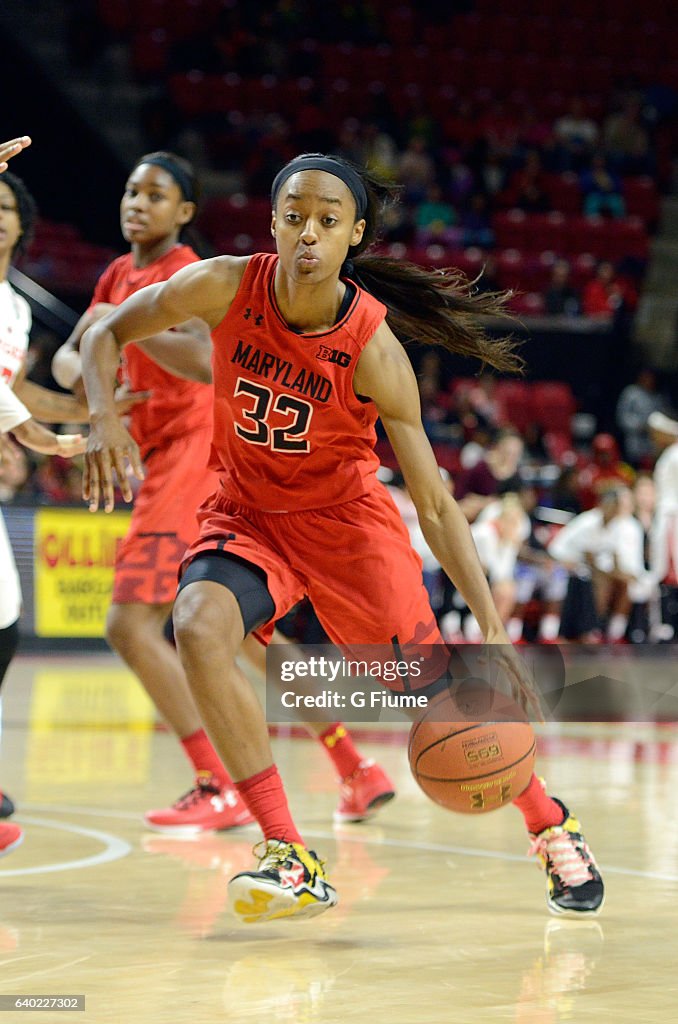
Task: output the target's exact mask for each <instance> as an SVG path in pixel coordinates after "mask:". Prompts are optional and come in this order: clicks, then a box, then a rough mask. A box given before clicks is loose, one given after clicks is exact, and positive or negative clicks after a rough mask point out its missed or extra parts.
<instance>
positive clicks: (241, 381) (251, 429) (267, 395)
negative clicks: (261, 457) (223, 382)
mask: <svg viewBox="0 0 678 1024" xmlns="http://www.w3.org/2000/svg"><path fill="white" fill-rule="evenodd" d="M234 395H235V397H237V396H238V395H244V396H246V398H247V399H248V400H249V401H248V406H247V407H244V408H243V410H242V416H243V420H244V423H242V424H240V423H236V424H235V432H236V434H237V435H238V437H241V438H242V439H243V441H247V442H248V443H249V444H260V445H264V446H265V447H266V448H272V449H273V451H275V452H308V451H310V450H311V446H310V443H309V441H308V438H307V436H306V435H307V434H308V430H309V427H310V425H311V417H312V415H313V406H312V405H311V404H310V402H305V401H304V400H303V398H296V397H295V396H294V395H277V396H276V397H275V401H274V397H273V392H272V391H271V389H270V388H267V387H266V386H265V385H263V384H255V383H254V382H253V381H251V380H246V379H245V378H244V377H238V380H237V383H236V385H235V392H234ZM281 420H282V422H281Z"/></svg>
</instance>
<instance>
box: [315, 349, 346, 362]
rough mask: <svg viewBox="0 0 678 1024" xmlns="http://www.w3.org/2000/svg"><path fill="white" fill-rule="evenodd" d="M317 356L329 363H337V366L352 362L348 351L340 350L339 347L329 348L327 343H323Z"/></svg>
mask: <svg viewBox="0 0 678 1024" xmlns="http://www.w3.org/2000/svg"><path fill="white" fill-rule="evenodd" d="M315 357H316V359H322V360H324V361H325V362H328V363H336V364H337V366H348V365H349V364H350V362H351V356H350V355H349V354H348V352H340V351H339V349H338V348H329V347H328V346H327V345H321V346H320V348H319V349H318V351H317V352H316V354H315Z"/></svg>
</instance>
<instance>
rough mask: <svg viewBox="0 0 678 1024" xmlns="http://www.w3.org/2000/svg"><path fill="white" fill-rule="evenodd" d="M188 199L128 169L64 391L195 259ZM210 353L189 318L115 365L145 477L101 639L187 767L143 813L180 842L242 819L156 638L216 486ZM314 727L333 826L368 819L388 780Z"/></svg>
mask: <svg viewBox="0 0 678 1024" xmlns="http://www.w3.org/2000/svg"><path fill="white" fill-rule="evenodd" d="M196 200H197V183H196V180H195V176H194V174H193V171H192V168H191V166H190V164H188V163H187V162H186V161H184V160H182V159H181V158H179V157H176V156H175V155H174V154H172V153H165V152H158V153H150V154H148V155H146V156H143V157H141V159H140V160H139V161H137V163H136V164H135V166H134V167H133V168H132V170H131V172H130V175H129V178H128V180H127V184H126V188H125V192H124V195H123V197H122V201H121V204H120V218H121V228H122V233H123V236H124V237H125V239H126V240H127V241H128V242H129V243H130V245H131V252H130V253H128V254H127V255H125V256H121V257H119V258H118V259H116V260H114V261H113V263H111V265H110V266H109V267H108V268H107V269H106V270H105V271H104V273H103V274H102V275H101V278H100V279H99V281H98V282H97V285H96V288H95V290H94V295H93V297H92V302H91V304H90V307H89V309H88V310H87V312H86V313H85V314H84V315H83V316H82V317H81V319H80V321H79V323H78V325H77V326H76V328H75V330H74V331H73V334H72V335H71V337H70V338H69V339H68V341H67V342H66V343H65V345H64V346H63V347H62V349H60V350H59V352H58V353H57V355H56V357H55V363H54V372H55V375H56V376H57V379H58V380H59V382H60V383H63V384H64V386H72V385H73V384H74V382H75V378H76V375H79V373H80V360H79V357H78V355H77V352H76V349H77V346H78V345H79V342H80V339H81V338H82V335H83V334H84V332H85V330H86V329H87V327H89V326H90V325H91V324H92V323H94V322H96V320H98V319H99V318H100V317H101V316H103V315H105V314H106V313H107V312H109V311H110V310H111V309H113V308H115V307H116V306H118V305H120V303H122V302H123V301H124V300H125V299H126V298H127V297H128V296H129V295H133V294H134V293H135V292H137V291H139V289H141V288H144V287H145V286H147V285H151V284H155V283H157V282H161V281H165V280H167V278H169V277H170V276H171V275H172V274H173V273H174V272H175V271H177V270H179V269H180V268H182V267H186V266H190V265H191V264H195V263H197V262H199V257H198V255H197V254H196V253H195V252H194V251H193V249H192V248H190V246H188V245H184V244H181V234H182V230H183V229H184V228H185V227H186V225H188V224H189V223H190V221H191V220H192V219H193V217H194V215H195V212H196ZM196 350H197V351H199V352H201V353H202V354H203V356H204V357H205V358H204V364H205V366H206V369H205V373H204V374H203V377H204V378H205V380H204V381H203V382H200V381H195V380H190V379H185V378H184V377H183V376H182V375H183V374H185V373H186V372H191V373H192V372H193V371H194V370H195V366H196V363H195V361H192V359H193V356H192V353H194V352H195V351H196ZM184 351H185V352H186V355H185V357H184V359H183V360H182V359H180V361H179V363H176V361H175V362H173V365H172V372H170V371H169V370H168V369H166V368H164V367H165V366H166V362H165V360H166V358H167V355H168V353H169V352H173V353H179V355H180V356H181V355H182V354H183V353H184ZM210 352H211V341H210V337H209V332H208V330H207V327H206V325H205V324H204V322H203V321H202V320H200V319H195V318H193V319H191V320H189V321H187V322H186V323H184V324H182V326H180V327H179V328H178V329H177V330H174V331H171V332H169V331H163V332H158V333H156V334H155V335H154V336H153V337H151V338H146V339H144V340H143V341H142V342H141V343H139V344H134V345H129V346H127V347H126V348H125V352H124V356H123V360H122V379H123V382H124V384H125V385H127V387H128V389H129V390H130V391H133V392H135V391H137V390H140V389H141V388H142V387H143V388H144V389H146V390H150V392H151V395H150V398H149V399H148V401H147V402H145V403H144V404H143V405H139V406H137V407H135V408H134V409H133V410H132V414H131V416H132V420H131V432H132V435H133V436H134V438H135V439H136V441H137V442H138V444H139V446H140V451H141V458H142V461H143V463H144V466H145V472H146V479H145V480H144V482H143V484H142V486H141V488H140V490H139V492H138V494H137V495H136V498H135V503H134V511H133V513H132V522H131V524H130V529H129V531H128V533H127V536H126V537H125V539H124V541H123V542H122V544H121V545H120V548H119V550H118V554H117V559H116V566H115V582H114V587H113V601H112V604H111V607H110V610H109V613H108V620H107V638H108V641H109V643H110V644H111V646H112V647H113V648H114V649H115V650H116V651H117V652H118V654H119V655H120V657H121V658H122V659H123V660H124V661H125V662H126V664H127V665H129V667H130V668H131V669H132V671H133V672H135V674H136V675H137V676H138V677H139V679H140V680H141V682H142V683H143V685H144V687H145V689H146V690H147V692H148V694H149V696H150V697H151V699H152V700H153V701H154V703H155V705H156V707H157V708H158V710H159V711H160V713H161V714H162V716H163V718H164V719H165V720H166V721H167V722H168V723H169V725H170V726H171V728H172V729H173V730H174V732H175V733H176V734H177V736H178V737H179V739H180V741H181V743H182V745H183V747H184V750H185V752H186V754H187V756H188V758H189V760H190V761H191V763H192V765H193V768H194V770H195V774H196V783H195V785H194V786H193V788H192V789H191V790H190V791H189V792H188V793H187V794H186V795H185V796H183V797H181V798H180V799H179V800H178V801H177V802H176V803H175V804H174V805H173V806H171V807H166V808H158V809H155V810H151V811H148V812H147V813H146V815H145V819H144V820H145V822H146V824H147V825H148V826H149V827H151V828H153V829H156V830H158V831H163V832H171V833H175V834H179V835H188V834H193V833H197V832H202V831H205V830H209V829H227V828H231V827H233V826H236V825H243V824H247V823H248V822H250V821H252V817H251V815H250V813H249V811H248V810H247V808H246V806H245V804H244V803H243V801H242V800H241V798H240V797H239V795H238V793H237V790H236V789H235V788H234V786H233V783H232V781H231V779H230V777H229V774H228V772H227V771H226V769H225V768H224V766H223V764H222V762H221V760H220V758H219V756H218V755H217V753H216V752H215V750H214V748H213V746H212V744H211V743H210V741H209V739H208V737H207V735H206V733H205V730H204V728H203V725H202V722H201V720H200V716H199V713H198V710H197V708H196V705H195V701H194V699H193V696H192V694H191V692H190V689H189V687H188V684H187V682H186V676H185V673H184V670H183V668H182V666H181V663H180V661H179V659H178V657H177V654H176V651H175V650H174V648H173V647H172V646H171V645H170V644H168V643H167V641H166V638H165V635H164V628H165V623H166V622H167V619H168V617H169V615H170V613H171V608H172V603H173V601H174V597H175V595H176V576H177V569H178V566H179V564H180V561H181V557H182V556H183V554H184V552H185V550H186V548H187V547H188V545H189V544H190V543H192V542H193V541H194V540H195V538H196V536H197V523H196V518H195V510H196V509H197V507H198V506H199V505H200V504H201V502H202V501H203V500H204V499H205V498H207V497H208V496H209V495H210V494H212V493H213V492H214V491H215V490H216V488H217V486H218V478H217V476H216V475H215V474H214V473H213V472H211V471H210V470H209V469H208V468H207V460H208V453H209V445H210V439H211V436H212V404H213V398H212V387H211V385H210V384H209V383H206V382H205V381H206V380H209V377H210V371H209V356H210ZM197 365H198V366H199V364H197ZM64 374H66V376H64ZM177 374H179V376H177ZM281 639H282V638H281ZM312 730H313V731H314V732H315V734H316V735H317V736H318V739H319V740H320V742H322V744H323V746H324V749H325V750H326V751H327V752H328V754H329V755H330V757H331V758H332V760H333V763H334V764H335V766H336V767H337V771H338V773H339V776H340V779H341V780H342V788H341V794H340V805H339V808H338V811H337V814H338V815H341V816H342V819H343V820H347V819H348V820H362V819H363V818H366V817H369V816H370V814H371V813H373V812H374V810H375V809H376V808H377V807H378V806H380V805H381V803H383V802H384V801H385V800H387V799H389V798H390V797H391V796H392V795H393V786H392V784H391V782H390V780H389V779H388V778H387V777H386V776H385V774H384V773H383V771H382V770H381V769H380V768H379V766H378V765H375V764H374V763H373V762H369V761H367V760H366V759H365V758H363V757H362V756H361V754H360V753H359V751H357V750H356V748H355V746H354V744H353V743H352V741H351V737H350V735H349V734H348V733H347V732H346V730H345V729H344V728H343V726H342V725H341V723H331V722H326V723H322V724H320V723H318V724H316V725H314V726H313V727H312Z"/></svg>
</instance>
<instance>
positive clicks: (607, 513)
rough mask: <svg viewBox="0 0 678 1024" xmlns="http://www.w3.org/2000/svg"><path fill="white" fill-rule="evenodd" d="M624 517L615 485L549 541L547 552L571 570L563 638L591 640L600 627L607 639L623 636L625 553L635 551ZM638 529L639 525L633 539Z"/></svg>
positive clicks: (597, 635)
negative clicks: (593, 506) (604, 630)
mask: <svg viewBox="0 0 678 1024" xmlns="http://www.w3.org/2000/svg"><path fill="white" fill-rule="evenodd" d="M629 518H630V517H628V516H625V517H621V516H620V490H619V489H612V490H608V491H606V492H605V493H604V494H603V495H602V496H601V497H600V499H599V501H598V505H597V506H596V508H592V509H589V511H587V512H582V513H581V515H579V516H575V518H574V519H572V520H570V522H569V523H567V525H566V526H564V527H563V529H562V530H561V531H560V533H558V534H557V535H556V537H555V538H554V539H553V540H552V541H551V543H550V544H549V545H548V553H549V555H550V556H551V558H554V559H555V560H556V561H558V562H560V563H561V564H562V565H564V566H565V568H566V569H567V570H568V572H569V573H570V577H569V581H568V586H567V593H566V596H565V600H564V602H563V608H562V616H561V625H560V633H561V636H562V637H563V638H564V639H566V640H580V639H583V640H585V641H588V642H595V641H597V640H600V639H601V638H602V635H603V634H602V630H603V628H605V629H606V635H607V638H608V640H610V641H612V642H614V641H618V640H621V639H622V637H623V636H624V634H625V632H626V627H627V624H628V614H629V610H630V607H631V600H630V597H629V592H628V584H629V581H630V580H631V579H632V578H633V576H632V574H631V573H630V572H629V571H628V566H629V556H631V560H633V555H634V554H635V553H636V552H635V551H634V550H632V548H633V545H631V548H630V547H629V529H628V525H629V524H628V522H627V520H628V519H629ZM622 520H624V521H622ZM639 531H640V527H639V526H638V530H636V531H635V537H636V541H635V543H636V544H638V543H639V541H638V537H639ZM641 548H642V544H641Z"/></svg>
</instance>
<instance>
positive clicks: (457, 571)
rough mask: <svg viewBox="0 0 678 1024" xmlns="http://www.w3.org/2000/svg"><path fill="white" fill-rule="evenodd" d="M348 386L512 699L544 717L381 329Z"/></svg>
mask: <svg viewBox="0 0 678 1024" xmlns="http://www.w3.org/2000/svg"><path fill="white" fill-rule="evenodd" d="M354 389H355V391H356V393H357V394H359V395H364V396H366V397H368V398H371V399H372V400H373V401H374V403H375V405H376V407H377V410H378V412H379V415H380V417H381V421H382V423H383V424H384V429H385V430H386V433H387V434H388V437H389V440H390V442H391V445H392V446H393V451H394V452H395V455H396V458H397V459H398V464H399V465H400V469H401V470H402V474H403V477H404V478H405V483H406V484H407V489H408V491H409V492H410V495H411V497H412V500H413V502H414V504H415V506H416V509H417V515H418V517H419V523H420V525H421V529H422V532H423V534H424V537H425V538H426V541H427V543H428V545H429V547H430V548H431V551H432V552H433V554H434V555H435V556H436V558H437V559H438V561H439V562H440V564H441V565H442V567H443V569H444V570H445V572H446V573H447V575H448V576H449V577H450V579H451V580H452V582H453V583H454V585H455V587H456V588H457V590H458V591H459V593H460V594H461V595H462V597H463V598H464V600H465V602H466V604H467V605H468V607H469V608H470V609H471V611H472V612H473V614H474V615H475V617H476V619H477V621H478V624H479V625H480V628H481V630H482V632H483V636H484V637H485V641H486V642H487V643H492V644H501V645H502V658H501V661H502V663H503V665H504V668H505V670H506V673H507V676H508V680H509V684H510V687H511V691H512V694H513V697H514V699H515V700H516V701H518V702H519V703H520V705H521V706H522V707H523V708H524V709H525V710H526V711H527V712H528V713H529V714H530V715H531V716H534V717H535V718H537V719H542V718H543V712H542V708H541V705H540V702H539V696H538V693H537V691H536V687H535V685H534V681H533V680H532V678H531V675H530V673H529V670H528V669H527V666H526V665H525V663H524V662H523V660H522V659H521V658H520V656H519V655H518V653H517V651H515V650H514V648H513V646H512V644H511V641H510V640H509V638H508V635H507V633H506V630H505V629H504V626H503V623H502V621H501V618H500V616H499V614H498V612H497V609H496V607H495V605H494V601H493V600H492V594H491V592H490V586H489V584H488V582H487V579H486V578H485V573H484V572H483V569H482V566H481V564H480V560H479V558H478V553H477V551H476V547H475V544H474V541H473V536H472V534H471V530H470V527H469V525H468V522H467V520H466V517H465V516H464V514H463V512H462V511H461V509H460V508H459V505H458V504H457V502H456V501H455V500H454V498H453V497H452V495H451V494H449V492H448V491H447V489H446V488H445V486H444V484H443V482H442V479H441V476H440V472H439V469H438V465H437V463H436V460H435V456H434V454H433V450H432V448H431V445H430V444H429V441H428V438H427V437H426V434H425V433H424V428H423V426H422V423H421V411H420V404H419V391H418V388H417V380H416V377H415V375H414V371H413V369H412V366H411V364H410V361H409V359H408V357H407V355H406V354H405V352H404V351H403V349H402V346H401V345H400V342H399V341H398V340H397V338H396V337H395V336H394V335H393V333H392V331H391V330H390V328H389V327H388V326H387V325H386V324H382V326H381V327H380V328H379V330H378V331H377V332H376V334H375V335H374V337H373V338H372V340H371V341H370V343H369V344H368V345H367V346H366V347H365V349H364V351H363V353H362V355H361V357H360V360H359V361H358V366H357V368H356V373H355V378H354Z"/></svg>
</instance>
